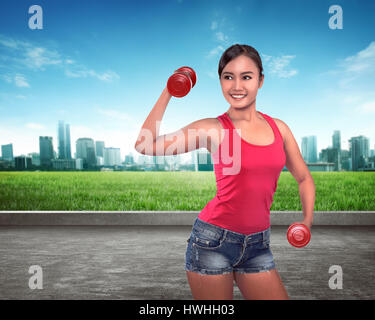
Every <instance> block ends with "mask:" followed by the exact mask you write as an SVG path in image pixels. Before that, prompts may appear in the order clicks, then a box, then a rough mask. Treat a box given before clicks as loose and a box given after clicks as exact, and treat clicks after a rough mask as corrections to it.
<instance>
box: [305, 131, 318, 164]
mask: <svg viewBox="0 0 375 320" xmlns="http://www.w3.org/2000/svg"><path fill="white" fill-rule="evenodd" d="M301 149H302V150H301V153H302V157H303V159H304V160H305V162H306V163H316V162H317V154H318V151H317V147H316V136H310V137H302V145H301Z"/></svg>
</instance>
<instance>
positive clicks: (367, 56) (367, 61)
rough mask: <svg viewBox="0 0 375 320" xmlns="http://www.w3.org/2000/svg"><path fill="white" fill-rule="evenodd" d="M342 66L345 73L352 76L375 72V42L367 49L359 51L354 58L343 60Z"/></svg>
mask: <svg viewBox="0 0 375 320" xmlns="http://www.w3.org/2000/svg"><path fill="white" fill-rule="evenodd" d="M339 64H340V66H341V67H342V68H343V70H344V71H345V72H348V73H351V74H358V73H360V74H362V73H363V72H365V71H366V72H371V73H372V72H374V71H375V42H374V41H372V42H371V43H370V44H369V45H368V47H367V48H365V49H363V50H361V51H359V52H358V53H356V54H355V55H353V56H349V57H347V58H345V59H344V60H342V61H341V62H340V63H339Z"/></svg>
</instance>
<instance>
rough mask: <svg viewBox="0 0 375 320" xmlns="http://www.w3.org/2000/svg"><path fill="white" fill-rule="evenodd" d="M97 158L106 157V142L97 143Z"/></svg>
mask: <svg viewBox="0 0 375 320" xmlns="http://www.w3.org/2000/svg"><path fill="white" fill-rule="evenodd" d="M95 147H96V156H97V157H104V141H95Z"/></svg>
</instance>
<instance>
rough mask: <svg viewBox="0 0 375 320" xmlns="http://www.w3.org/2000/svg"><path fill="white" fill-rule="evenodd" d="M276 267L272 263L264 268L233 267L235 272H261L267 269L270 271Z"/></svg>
mask: <svg viewBox="0 0 375 320" xmlns="http://www.w3.org/2000/svg"><path fill="white" fill-rule="evenodd" d="M273 269H276V266H275V265H270V266H264V267H262V268H255V269H254V268H253V269H249V268H248V269H233V271H234V272H237V273H260V272H265V271H270V270H273Z"/></svg>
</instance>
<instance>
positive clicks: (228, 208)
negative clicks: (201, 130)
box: [198, 111, 285, 234]
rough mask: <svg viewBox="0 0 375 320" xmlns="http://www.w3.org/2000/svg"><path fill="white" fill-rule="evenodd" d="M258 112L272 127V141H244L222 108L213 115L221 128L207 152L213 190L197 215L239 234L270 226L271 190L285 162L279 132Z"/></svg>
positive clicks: (267, 117) (267, 118)
mask: <svg viewBox="0 0 375 320" xmlns="http://www.w3.org/2000/svg"><path fill="white" fill-rule="evenodd" d="M258 112H259V111H258ZM259 113H260V114H261V115H262V116H263V118H265V119H266V121H267V122H268V124H269V125H270V126H271V128H272V131H273V134H274V141H273V143H272V144H269V145H265V146H261V145H254V144H251V143H248V142H246V141H245V140H243V139H242V138H241V137H240V134H239V133H238V132H237V131H236V130H237V129H236V128H235V127H234V125H233V123H232V121H231V119H230V117H229V116H228V114H227V113H226V112H225V113H223V114H222V115H221V116H219V117H217V118H218V119H219V121H220V122H221V124H222V126H223V129H224V138H223V140H222V142H221V144H220V145H219V148H218V149H217V150H216V151H215V152H214V153H212V154H211V156H212V160H213V163H214V169H215V176H216V187H217V192H216V195H215V197H214V198H213V199H212V200H210V201H209V202H208V203H207V205H206V206H205V207H204V208H203V210H202V211H201V212H200V213H199V215H198V218H199V219H201V220H203V221H206V222H208V223H211V224H214V225H217V226H219V227H222V228H225V229H228V230H231V231H235V232H239V233H243V234H251V233H255V232H260V231H263V230H265V229H267V228H268V227H269V226H270V208H271V205H272V201H273V194H274V193H275V191H276V188H277V180H278V179H279V176H280V172H281V170H282V169H283V167H284V165H285V152H284V144H283V138H282V136H281V133H280V131H279V129H278V128H277V126H276V123H275V121H274V120H273V119H272V118H271V117H269V116H268V115H266V114H263V113H262V112H259Z"/></svg>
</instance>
